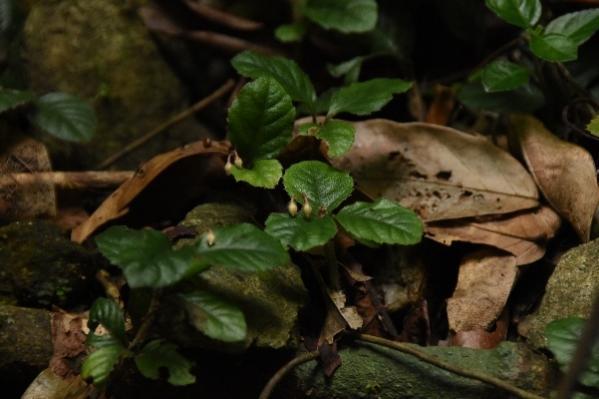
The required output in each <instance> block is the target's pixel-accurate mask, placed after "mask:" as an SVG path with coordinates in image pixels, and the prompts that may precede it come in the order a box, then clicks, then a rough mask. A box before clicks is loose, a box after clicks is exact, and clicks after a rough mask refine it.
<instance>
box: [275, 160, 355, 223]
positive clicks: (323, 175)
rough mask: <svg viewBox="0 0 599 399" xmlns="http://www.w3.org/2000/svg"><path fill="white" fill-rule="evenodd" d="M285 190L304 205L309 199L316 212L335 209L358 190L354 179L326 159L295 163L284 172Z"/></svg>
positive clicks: (328, 211)
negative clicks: (324, 160) (355, 188)
mask: <svg viewBox="0 0 599 399" xmlns="http://www.w3.org/2000/svg"><path fill="white" fill-rule="evenodd" d="M283 184H284V185H285V191H287V194H289V195H290V196H291V197H293V198H294V199H295V200H296V201H297V202H299V203H301V204H303V203H304V196H305V197H306V198H308V201H309V202H310V205H311V206H312V209H314V212H315V213H316V214H320V212H321V211H322V210H324V211H325V212H326V213H330V212H332V211H333V210H334V209H335V208H337V207H338V206H339V205H341V203H342V202H343V201H345V200H346V199H347V198H348V197H349V196H350V195H351V193H352V191H353V190H354V180H353V179H352V178H351V176H350V175H349V174H348V173H346V172H341V171H339V170H337V169H335V168H333V167H331V166H329V165H327V164H325V163H323V162H319V161H303V162H298V163H296V164H294V165H292V166H291V167H290V168H289V169H287V171H285V175H283Z"/></svg>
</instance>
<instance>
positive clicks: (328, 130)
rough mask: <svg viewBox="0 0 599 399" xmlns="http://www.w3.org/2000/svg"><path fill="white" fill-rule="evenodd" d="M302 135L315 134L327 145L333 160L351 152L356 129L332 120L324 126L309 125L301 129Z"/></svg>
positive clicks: (351, 125)
mask: <svg viewBox="0 0 599 399" xmlns="http://www.w3.org/2000/svg"><path fill="white" fill-rule="evenodd" d="M299 131H300V134H302V135H309V134H312V132H314V133H313V134H314V135H315V136H316V137H318V138H319V139H321V140H324V141H325V142H326V143H327V146H328V150H327V155H328V156H329V157H331V158H335V157H340V156H341V155H343V154H345V153H346V152H347V151H349V150H350V148H351V147H352V145H353V144H354V138H355V135H356V129H355V128H354V125H353V124H351V123H349V122H345V121H340V120H336V119H331V120H329V121H327V122H326V123H325V124H323V125H319V124H315V123H307V124H304V125H301V126H300V127H299Z"/></svg>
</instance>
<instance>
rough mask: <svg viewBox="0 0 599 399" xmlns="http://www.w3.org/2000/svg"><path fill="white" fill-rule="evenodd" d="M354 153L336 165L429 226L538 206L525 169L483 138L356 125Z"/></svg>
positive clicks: (414, 127) (442, 130)
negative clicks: (440, 221) (434, 222)
mask: <svg viewBox="0 0 599 399" xmlns="http://www.w3.org/2000/svg"><path fill="white" fill-rule="evenodd" d="M354 126H355V127H356V139H355V142H354V145H353V147H352V149H351V150H350V151H349V152H348V153H347V154H345V155H344V156H343V157H340V158H338V159H334V160H332V163H333V165H334V166H336V167H338V168H340V169H344V170H347V171H350V172H351V174H352V175H353V177H354V179H355V181H356V184H357V187H358V189H359V190H361V191H362V192H363V193H365V194H366V195H368V196H370V197H372V198H378V197H381V196H382V197H386V198H389V199H392V200H396V201H399V202H400V203H401V204H402V205H404V206H406V207H409V208H411V209H413V210H414V211H416V212H417V213H418V214H419V215H420V217H422V219H423V220H424V221H427V222H430V221H437V220H448V219H460V218H466V217H475V216H481V215H490V214H504V213H509V212H514V211H519V210H523V209H529V208H534V207H536V206H538V204H539V202H538V197H539V195H538V191H537V188H536V185H535V183H534V181H533V180H532V178H531V176H530V175H529V174H528V172H527V171H526V170H525V169H524V167H523V166H522V165H521V164H520V163H519V162H518V161H517V160H516V159H515V158H513V157H512V156H511V155H510V154H508V153H507V152H505V151H503V150H501V149H500V148H498V147H496V146H495V145H493V144H492V143H491V142H490V141H488V140H487V139H485V138H483V137H479V136H473V135H469V134H466V133H463V132H460V131H458V130H455V129H451V128H447V127H443V126H438V125H432V124H426V123H397V122H393V121H389V120H383V119H372V120H368V121H364V122H357V123H355V124H354Z"/></svg>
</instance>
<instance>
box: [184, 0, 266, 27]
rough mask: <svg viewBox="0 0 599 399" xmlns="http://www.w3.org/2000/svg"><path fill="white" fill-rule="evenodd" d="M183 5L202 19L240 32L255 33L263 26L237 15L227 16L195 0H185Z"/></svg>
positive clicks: (227, 14) (224, 12)
mask: <svg viewBox="0 0 599 399" xmlns="http://www.w3.org/2000/svg"><path fill="white" fill-rule="evenodd" d="M185 4H187V7H189V9H190V10H192V11H193V12H195V13H196V14H197V15H199V16H201V17H202V18H204V19H207V20H209V21H212V22H216V23H218V24H221V25H223V26H226V27H228V28H232V29H237V30H242V31H255V30H259V29H261V28H262V27H264V24H262V23H261V22H256V21H252V20H251V19H247V18H243V17H240V16H238V15H233V14H229V13H228V12H226V11H223V10H219V9H218V8H214V7H212V6H209V5H208V4H204V3H200V2H198V1H196V0H185Z"/></svg>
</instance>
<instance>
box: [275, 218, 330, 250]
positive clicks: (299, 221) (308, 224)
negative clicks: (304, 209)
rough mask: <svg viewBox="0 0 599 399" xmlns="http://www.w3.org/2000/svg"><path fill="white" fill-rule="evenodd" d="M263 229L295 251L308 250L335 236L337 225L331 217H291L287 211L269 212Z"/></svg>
mask: <svg viewBox="0 0 599 399" xmlns="http://www.w3.org/2000/svg"><path fill="white" fill-rule="evenodd" d="M265 231H266V232H267V233H268V234H270V235H271V236H273V237H276V238H277V239H279V240H281V242H282V243H283V245H285V246H290V247H291V248H293V249H295V250H296V251H309V250H310V249H312V248H315V247H318V246H321V245H324V244H326V243H327V242H328V241H329V240H331V239H333V238H334V237H335V234H336V233H337V225H336V224H335V221H334V220H333V218H332V217H330V216H328V215H326V216H325V217H322V218H319V217H313V218H310V219H306V218H304V217H303V216H299V215H298V216H297V217H291V216H290V215H289V214H287V213H271V214H270V216H269V217H268V219H266V228H265Z"/></svg>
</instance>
